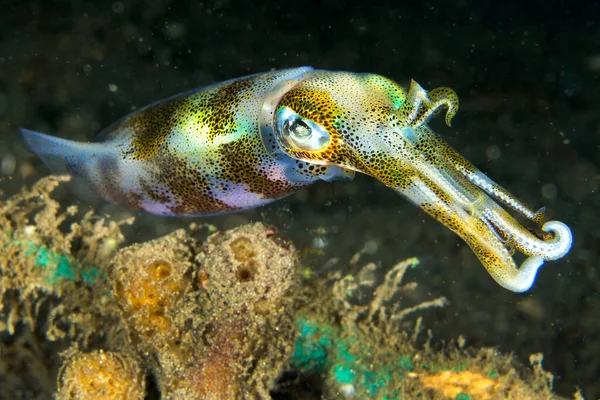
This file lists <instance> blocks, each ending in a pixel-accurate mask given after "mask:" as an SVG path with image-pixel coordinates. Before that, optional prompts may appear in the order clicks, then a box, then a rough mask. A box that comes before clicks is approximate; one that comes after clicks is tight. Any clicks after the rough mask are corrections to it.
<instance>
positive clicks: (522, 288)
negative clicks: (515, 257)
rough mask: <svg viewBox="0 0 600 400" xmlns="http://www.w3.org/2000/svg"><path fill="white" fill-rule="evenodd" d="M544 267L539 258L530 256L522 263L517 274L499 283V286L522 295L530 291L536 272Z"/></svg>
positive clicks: (541, 259) (542, 260) (542, 261)
mask: <svg viewBox="0 0 600 400" xmlns="http://www.w3.org/2000/svg"><path fill="white" fill-rule="evenodd" d="M542 265H544V259H543V258H542V257H540V256H532V257H529V258H528V259H526V260H525V261H523V264H522V265H521V268H520V269H519V271H518V273H517V274H516V275H515V276H513V277H512V278H511V279H510V280H506V281H502V282H499V283H500V285H501V286H503V287H504V288H505V289H508V290H510V291H512V292H515V293H523V292H526V291H528V290H529V289H531V287H532V286H533V284H534V283H535V278H536V276H537V273H538V270H539V269H540V268H541V267H542Z"/></svg>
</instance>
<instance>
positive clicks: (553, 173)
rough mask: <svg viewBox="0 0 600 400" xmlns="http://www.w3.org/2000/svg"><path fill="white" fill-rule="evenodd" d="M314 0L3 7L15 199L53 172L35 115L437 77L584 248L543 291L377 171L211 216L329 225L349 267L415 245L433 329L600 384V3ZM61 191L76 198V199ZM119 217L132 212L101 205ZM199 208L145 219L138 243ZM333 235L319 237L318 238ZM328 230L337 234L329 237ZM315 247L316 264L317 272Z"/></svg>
mask: <svg viewBox="0 0 600 400" xmlns="http://www.w3.org/2000/svg"><path fill="white" fill-rule="evenodd" d="M360 4H361V5H360V6H354V5H352V4H351V3H346V2H341V1H323V2H321V3H320V4H316V3H314V4H303V3H302V2H264V3H263V2H233V1H218V2H188V1H174V0H173V1H168V0H152V1H145V2H136V1H116V2H107V1H103V2H92V1H90V2H85V1H60V2H59V1H56V2H52V1H3V2H2V4H1V7H0V167H1V169H0V174H2V176H4V177H5V178H8V179H7V180H5V181H4V182H3V183H2V187H3V189H4V190H6V191H7V192H8V193H10V192H14V191H16V190H17V189H18V188H20V187H21V186H22V185H23V184H24V183H28V184H29V183H32V182H34V181H35V180H37V179H38V178H39V177H41V176H43V175H45V174H47V170H46V169H45V168H44V167H43V165H41V164H40V163H39V162H38V161H37V160H36V159H35V158H34V157H33V156H31V155H30V154H28V153H27V152H26V150H25V149H24V147H23V145H22V144H21V142H20V140H19V138H18V136H17V128H18V127H20V126H24V127H28V128H30V129H35V130H40V131H43V132H46V133H52V134H55V135H59V136H62V137H65V138H71V139H79V140H85V139H87V138H90V137H91V136H92V135H93V134H94V132H96V131H98V130H99V129H100V128H101V127H104V126H106V125H108V124H109V123H111V122H112V121H114V120H115V119H117V118H119V117H120V116H122V115H124V114H126V113H128V112H129V111H130V110H132V109H133V108H136V107H140V106H143V105H145V104H148V103H150V102H153V101H155V100H158V99H161V98H163V97H166V96H168V95H171V94H175V93H178V92H181V91H184V90H187V89H190V88H194V87H197V86H202V85H205V84H208V83H211V82H214V81H220V80H225V79H228V78H232V77H237V76H242V75H245V74H248V73H254V72H261V71H266V70H269V69H278V68H284V67H292V66H300V65H312V66H314V67H317V68H325V69H334V70H348V71H355V72H375V73H379V74H382V75H385V76H388V77H390V78H392V79H394V80H396V81H398V82H400V83H402V84H408V83H409V80H410V79H411V78H413V79H415V80H416V81H418V82H419V83H420V84H421V85H422V86H423V87H425V88H426V89H432V88H435V87H438V86H450V87H452V88H453V89H454V90H455V91H456V92H457V93H458V94H459V96H460V99H461V110H460V112H459V114H458V115H457V117H456V118H455V119H454V121H453V128H452V129H449V128H446V127H444V126H443V122H442V121H441V120H439V121H434V122H433V127H434V129H436V130H437V131H438V132H439V133H441V134H442V135H443V136H444V137H445V138H446V140H447V141H449V142H450V143H451V144H452V145H453V146H454V147H455V148H456V149H457V150H458V151H459V152H460V153H461V154H463V155H464V156H465V157H466V158H467V159H469V160H470V161H471V162H473V163H474V164H475V165H477V166H478V167H480V168H481V169H482V170H484V171H485V172H486V173H488V174H489V175H490V176H491V177H492V178H493V179H495V180H496V181H497V182H499V183H500V184H502V185H503V186H505V187H507V188H508V189H509V190H510V191H511V192H513V193H514V194H515V195H517V196H519V197H520V198H522V199H523V200H525V201H526V202H528V203H529V204H532V205H533V206H534V207H538V206H541V205H546V206H548V209H549V218H550V219H558V220H560V221H564V222H566V223H568V224H569V225H570V226H571V227H572V229H573V232H574V235H575V245H574V247H573V250H572V251H571V253H570V254H569V255H568V256H567V257H566V258H565V259H563V260H560V261H557V262H552V263H548V264H547V265H546V266H545V267H544V268H543V269H542V270H541V273H540V276H539V277H538V280H537V282H536V285H535V287H534V288H533V290H531V291H530V292H528V293H526V294H523V295H518V294H514V293H511V292H508V291H506V290H504V289H502V288H500V287H499V286H497V285H496V284H495V283H494V282H493V281H492V279H491V278H490V277H489V276H488V274H487V273H486V272H485V270H484V268H483V267H482V266H481V265H480V264H479V262H478V261H477V259H476V258H475V256H474V255H473V254H472V252H471V251H470V250H469V249H468V248H467V247H466V245H464V244H463V243H462V242H461V241H460V240H459V239H458V237H456V236H455V235H454V234H452V233H451V232H449V231H448V230H447V229H445V228H444V227H442V226H440V225H439V224H437V223H436V222H434V221H433V220H431V219H430V218H429V217H427V216H426V215H424V214H423V213H422V212H420V211H419V210H417V209H416V208H414V207H413V206H411V205H410V204H408V203H407V202H406V201H404V200H403V199H401V198H400V197H398V196H397V195H396V194H394V193H393V192H392V191H390V190H389V189H386V188H385V187H383V185H381V184H379V183H378V182H376V181H374V180H373V179H369V178H366V177H358V178H357V179H356V180H355V182H353V183H350V184H341V183H340V184H327V183H319V184H317V185H315V186H314V187H312V188H311V189H309V190H307V191H304V192H302V193H300V194H298V195H296V196H292V197H290V198H289V199H286V200H285V201H282V202H279V203H276V204H274V205H271V206H268V207H266V208H263V209H261V210H254V211H249V212H245V213H242V214H238V215H233V216H225V217H214V218H210V219H208V221H209V222H211V223H214V224H216V225H218V226H220V227H228V226H233V225H237V224H239V223H242V222H244V221H248V220H261V219H262V220H264V221H266V222H269V223H273V224H276V225H277V226H278V227H279V228H280V229H281V230H282V231H283V232H284V233H285V235H287V236H288V237H291V238H292V239H294V241H295V242H296V243H297V244H298V246H299V247H310V246H311V245H313V244H314V243H313V242H314V241H315V239H316V236H315V235H316V233H315V229H317V228H319V227H325V228H326V229H327V234H325V235H324V236H323V239H326V241H327V246H326V247H325V249H324V250H325V254H324V255H323V256H322V259H323V260H326V259H327V258H330V257H333V256H338V257H341V259H342V261H341V262H340V267H343V265H344V262H345V260H347V259H348V258H349V257H350V256H351V255H352V254H353V253H354V252H355V251H357V250H358V249H360V248H362V247H363V246H364V245H365V243H368V246H367V248H368V249H369V252H370V253H371V255H370V258H371V259H373V260H379V261H381V262H383V263H384V264H385V265H389V266H391V265H393V263H394V262H396V261H399V260H401V259H404V258H406V257H409V256H419V257H421V258H422V264H421V266H420V267H419V269H418V270H416V271H414V272H412V275H411V279H415V280H417V281H418V282H419V283H420V285H421V290H422V293H423V295H424V297H427V296H431V297H437V296H440V295H443V296H446V297H447V298H448V299H449V300H450V302H451V304H450V306H448V307H446V308H445V309H442V310H436V311H432V312H429V313H427V314H426V315H425V317H426V318H425V325H426V326H427V327H428V328H430V329H432V331H433V334H434V337H435V339H436V340H437V341H444V340H449V339H451V338H455V337H457V336H458V335H463V336H465V337H466V339H467V341H468V344H470V345H472V346H497V347H498V348H499V349H500V350H501V351H503V352H513V353H515V355H516V356H517V357H519V359H521V360H523V361H524V362H526V361H527V358H528V356H529V354H531V353H536V352H543V353H544V355H545V362H544V366H545V367H546V368H547V369H549V370H550V371H551V372H552V373H554V374H555V375H556V390H557V391H558V392H559V393H561V394H564V395H569V394H571V393H573V392H574V391H575V385H577V386H579V387H581V388H582V389H583V390H584V394H585V397H586V398H597V397H598V396H600V382H599V381H600V379H598V378H600V367H599V365H600V296H599V294H598V291H599V289H600V277H599V273H598V269H597V267H598V261H599V258H598V253H599V252H600V227H599V222H600V219H599V213H600V196H599V195H598V188H599V187H600V174H599V172H598V168H599V167H600V148H599V142H600V112H599V110H600V108H599V107H600V99H599V96H600V90H599V89H600V80H599V74H600V6H599V5H598V4H597V3H596V2H591V1H588V2H585V1H581V2H575V1H572V2H569V1H552V0H550V1H537V2H536V1H533V2H527V3H526V2H518V1H513V2H510V1H505V2H498V1H492V0H487V1H466V0H463V1H456V2H445V1H422V2H405V4H404V3H403V2H393V5H380V4H382V3H380V2H375V1H371V2H361V3H360ZM63 201H64V202H65V203H69V202H72V201H75V200H74V199H73V198H72V196H70V195H69V194H68V193H65V194H64V199H63ZM85 205H86V207H94V208H95V209H97V210H98V212H99V213H110V214H111V215H113V216H115V218H118V217H119V216H121V215H127V214H128V211H127V210H123V209H121V208H118V207H115V206H112V205H106V204H104V203H101V202H98V201H95V202H88V203H85ZM189 222H190V220H178V219H169V218H159V217H152V216H147V215H142V216H140V217H139V219H138V222H137V224H136V225H135V226H134V228H133V229H131V230H130V231H129V232H128V233H129V235H130V239H131V240H133V241H137V240H143V239H148V238H151V237H156V236H158V235H161V234H164V233H166V232H169V231H171V230H173V229H174V228H175V227H180V226H187V224H189ZM317 239H319V240H320V237H319V238H317ZM321 243H322V242H321ZM318 262H319V261H318V260H317V261H314V263H315V265H317V264H318Z"/></svg>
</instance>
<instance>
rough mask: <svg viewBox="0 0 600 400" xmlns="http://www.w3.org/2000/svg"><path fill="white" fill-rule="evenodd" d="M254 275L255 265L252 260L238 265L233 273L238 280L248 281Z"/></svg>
mask: <svg viewBox="0 0 600 400" xmlns="http://www.w3.org/2000/svg"><path fill="white" fill-rule="evenodd" d="M255 275H256V266H255V265H254V262H252V261H250V262H247V263H245V264H244V265H240V266H239V267H238V269H237V271H236V273H235V276H236V278H237V279H238V281H240V282H242V283H243V282H250V281H251V280H253V279H254V276H255Z"/></svg>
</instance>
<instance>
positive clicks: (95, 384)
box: [57, 351, 145, 400]
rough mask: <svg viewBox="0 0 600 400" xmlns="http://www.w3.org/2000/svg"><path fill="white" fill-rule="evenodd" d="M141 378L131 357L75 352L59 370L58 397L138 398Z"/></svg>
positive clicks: (64, 399) (141, 391)
mask: <svg viewBox="0 0 600 400" xmlns="http://www.w3.org/2000/svg"><path fill="white" fill-rule="evenodd" d="M144 394H145V384H144V377H143V375H142V373H141V371H140V368H139V367H138V365H137V362H136V361H134V360H133V359H132V358H131V357H126V356H124V355H121V354H119V353H113V352H104V351H97V352H93V353H76V354H75V355H74V356H72V357H71V358H70V359H68V360H67V361H66V362H65V364H64V366H63V368H62V370H61V373H60V378H59V388H58V395H57V398H58V399H59V400H84V399H94V400H141V399H143V398H144Z"/></svg>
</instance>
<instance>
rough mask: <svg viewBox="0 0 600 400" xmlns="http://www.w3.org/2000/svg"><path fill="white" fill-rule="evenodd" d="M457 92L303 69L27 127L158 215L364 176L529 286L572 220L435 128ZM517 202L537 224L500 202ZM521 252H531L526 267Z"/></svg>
mask: <svg viewBox="0 0 600 400" xmlns="http://www.w3.org/2000/svg"><path fill="white" fill-rule="evenodd" d="M458 105H459V101H458V97H457V95H456V93H454V91H452V90H451V89H448V88H437V89H434V90H432V91H430V92H427V91H425V90H424V89H423V88H422V87H421V86H420V85H419V84H418V83H416V82H414V81H411V83H410V86H409V88H408V90H406V89H404V88H402V87H401V86H399V85H398V84H397V83H396V82H394V81H392V80H390V79H387V78H385V77H382V76H379V75H375V74H356V73H350V72H332V71H323V70H314V69H312V68H310V67H300V68H294V69H287V70H279V71H271V72H267V73H263V74H256V75H251V76H247V77H243V78H238V79H233V80H230V81H226V82H222V83H217V84H214V85H211V86H208V87H205V88H202V89H197V90H194V91H190V92H187V93H183V94H180V95H177V96H174V97H171V98H169V99H165V100H163V101H160V102H157V103H154V104H151V105H149V106H147V107H145V108H142V109H140V110H138V111H136V112H134V113H132V114H130V115H129V116H127V117H125V118H123V119H122V120H120V121H117V122H116V123H114V124H113V125H111V126H110V127H108V128H107V129H106V130H105V131H103V132H101V133H100V135H99V136H98V137H99V140H98V141H97V142H94V143H76V142H72V141H68V140H64V139H59V138H54V137H50V136H47V135H43V134H40V133H36V132H32V131H27V130H22V135H23V138H24V140H25V142H26V144H27V145H28V146H29V148H30V149H31V150H32V151H33V152H35V153H36V154H38V155H39V156H40V157H41V158H42V159H43V160H44V161H45V162H46V163H47V164H48V165H49V166H50V167H51V168H52V169H53V170H54V171H55V172H68V173H72V174H73V175H75V176H77V177H80V178H81V179H83V180H84V181H86V182H87V183H88V184H89V185H90V186H92V187H93V188H94V189H95V190H96V191H97V192H98V193H99V194H100V195H102V196H103V197H104V198H106V199H108V200H111V201H113V202H116V203H121V204H125V205H128V206H130V207H132V208H135V209H140V210H144V211H147V212H150V213H154V214H160V215H174V216H205V215H214V214H221V213H226V212H234V211H239V210H243V209H248V208H252V207H258V206H262V205H264V204H267V203H269V202H272V201H275V200H277V199H280V198H283V197H285V196H287V195H289V194H291V193H294V192H295V191H297V190H298V189H300V188H302V187H305V186H308V185H310V184H312V183H314V182H316V181H318V180H325V181H331V180H348V179H352V178H353V176H354V173H355V172H360V173H364V174H367V175H370V176H373V177H375V178H377V179H378V180H380V181H381V182H382V183H384V184H385V185H387V186H389V187H390V188H392V189H393V190H395V191H397V192H398V193H400V194H402V195H403V196H405V197H406V198H408V199H409V200H410V201H411V202H413V203H414V204H416V205H417V206H419V207H421V208H422V209H423V210H424V211H425V212H427V213H428V214H429V215H431V216H432V217H433V218H435V219H436V220H438V221H439V222H441V223H442V224H444V225H446V226H447V227H448V228H449V229H451V230H452V231H454V232H456V233H457V234H458V235H459V236H460V237H461V238H462V239H463V240H464V241H465V242H466V243H467V244H468V245H469V246H470V247H471V248H472V249H473V251H474V253H475V254H476V255H477V257H478V258H479V260H480V261H481V262H482V264H483V265H484V266H485V267H486V269H487V270H488V272H489V273H490V275H491V276H492V277H493V278H494V279H495V280H496V281H497V282H498V283H499V284H500V285H502V286H503V287H505V288H507V289H509V290H513V291H516V292H522V291H526V290H528V289H529V288H530V287H531V286H532V285H533V283H534V281H535V277H536V274H537V271H538V269H539V268H540V267H541V266H542V264H543V263H544V261H548V260H556V259H559V258H561V257H563V256H564V255H566V254H567V253H568V251H569V250H570V247H571V243H572V235H571V232H570V230H569V228H568V227H567V226H566V225H565V224H563V223H561V222H558V221H549V222H546V223H544V221H543V218H544V209H540V210H538V211H535V210H532V209H530V208H529V207H528V206H527V205H525V204H523V203H522V202H521V201H519V200H518V199H517V198H515V197H514V196H513V195H511V194H510V193H509V192H508V191H506V190H505V189H503V188H502V187H500V186H499V185H497V184H496V183H495V182H493V181H492V180H491V179H490V178H488V177H487V176H486V175H485V174H483V173H482V172H481V171H479V170H478V169H477V168H475V167H474V166H473V165H472V164H470V163H469V162H468V161H467V160H465V159H464V158H463V157H462V156H461V155H460V154H459V153H458V152H456V151H455V150H454V149H452V148H451V147H450V146H449V145H448V144H447V143H446V142H445V141H444V140H443V139H442V138H441V137H440V136H438V135H437V134H436V133H435V132H433V131H432V130H431V129H430V128H429V127H428V125H427V123H428V121H429V120H430V119H431V118H432V117H433V116H434V115H436V114H438V113H439V112H443V111H445V121H446V124H447V125H449V126H450V123H451V120H452V118H453V117H454V116H455V115H456V113H457V111H458ZM499 203H501V204H503V205H505V206H507V207H509V208H511V209H512V210H513V211H514V212H516V213H517V214H519V215H520V216H521V217H523V218H525V219H527V220H529V223H530V224H534V225H535V224H537V225H542V226H541V231H542V232H538V231H532V230H530V229H528V228H526V227H525V226H524V225H522V224H521V223H520V222H518V221H517V220H516V219H515V218H514V217H513V216H512V215H511V214H509V213H508V212H507V211H506V210H505V209H504V208H502V207H501V206H500V204H499ZM515 250H517V251H519V252H521V253H523V254H524V255H526V256H528V258H527V259H526V260H525V261H524V262H523V264H522V265H521V266H520V268H519V267H517V265H516V264H515V262H514V260H513V257H512V256H513V253H514V251H515Z"/></svg>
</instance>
